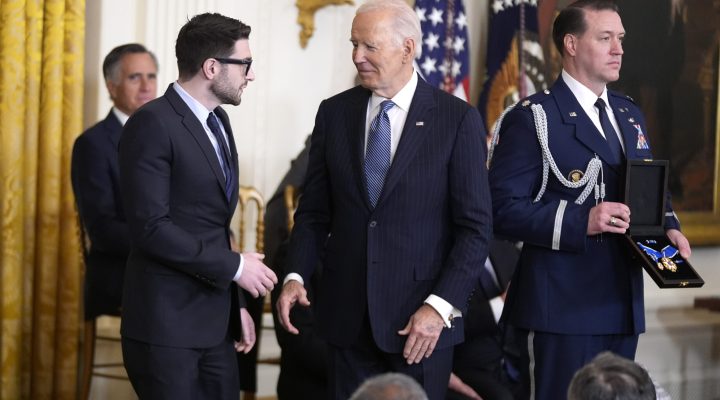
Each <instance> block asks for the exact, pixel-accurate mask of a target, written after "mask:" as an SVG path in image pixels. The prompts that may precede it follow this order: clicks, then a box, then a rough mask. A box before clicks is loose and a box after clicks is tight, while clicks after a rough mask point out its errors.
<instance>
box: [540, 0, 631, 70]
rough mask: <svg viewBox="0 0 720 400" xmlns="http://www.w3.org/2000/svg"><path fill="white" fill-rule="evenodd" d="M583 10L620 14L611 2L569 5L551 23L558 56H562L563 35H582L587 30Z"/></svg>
mask: <svg viewBox="0 0 720 400" xmlns="http://www.w3.org/2000/svg"><path fill="white" fill-rule="evenodd" d="M585 10H592V11H603V10H609V11H615V12H616V13H618V14H619V13H620V8H619V7H618V5H617V4H616V3H615V2H614V1H613V0H578V1H576V2H574V3H571V4H570V5H568V6H567V7H565V8H564V9H562V11H560V13H559V14H558V16H557V17H556V18H555V22H554V23H553V32H552V35H553V42H554V43H555V47H556V48H557V51H558V52H559V53H560V55H561V56H562V55H564V52H565V45H564V43H563V41H564V39H565V35H567V34H573V35H582V34H583V33H585V30H586V29H587V23H586V22H585Z"/></svg>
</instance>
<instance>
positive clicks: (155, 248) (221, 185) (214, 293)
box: [120, 14, 277, 400]
mask: <svg viewBox="0 0 720 400" xmlns="http://www.w3.org/2000/svg"><path fill="white" fill-rule="evenodd" d="M249 35H250V27H249V26H248V25H246V24H244V23H242V22H240V21H238V20H236V19H233V18H228V17H225V16H223V15H220V14H200V15H196V16H195V17H193V18H192V19H191V20H190V21H188V22H187V23H186V24H185V25H184V26H183V27H182V28H181V29H180V33H179V34H178V38H177V41H176V42H175V53H176V56H177V62H178V71H179V78H178V80H177V81H176V82H174V83H173V84H171V85H170V87H168V89H167V91H166V92H165V94H164V95H163V96H162V97H160V98H158V99H156V100H154V101H151V102H149V103H148V104H146V105H145V106H144V107H142V108H140V109H139V110H138V111H136V112H135V114H133V116H132V117H130V120H128V123H127V124H126V125H125V129H124V130H123V134H122V138H121V140H120V178H121V179H120V182H121V186H122V193H123V200H124V204H125V211H126V215H127V219H128V225H129V226H130V233H131V247H130V256H129V258H128V264H127V270H126V272H125V287H124V291H123V303H122V304H123V319H122V325H121V334H122V348H123V360H124V363H125V368H126V369H127V371H128V375H129V377H130V381H131V382H132V385H133V388H134V389H135V391H136V392H137V393H138V396H139V397H140V398H141V399H188V400H189V399H234V400H237V398H238V395H239V385H238V369H237V361H236V358H235V352H234V350H233V344H234V347H235V350H237V351H249V349H250V348H252V346H253V344H254V342H255V328H254V324H253V321H252V319H251V318H250V317H249V315H248V313H247V311H245V309H244V308H241V306H242V304H241V303H240V301H241V299H240V298H239V296H238V286H240V287H242V288H243V289H245V290H247V291H248V292H250V293H251V294H252V295H253V296H254V297H257V296H259V295H265V294H266V293H268V292H269V291H270V290H272V288H273V286H274V283H275V282H277V278H276V277H275V274H274V273H273V272H272V270H270V269H269V268H268V267H266V266H265V265H264V264H263V263H262V258H263V256H262V255H261V254H256V253H243V254H238V253H235V252H233V251H232V250H231V249H230V219H231V218H232V215H233V211H234V210H235V206H236V204H237V197H238V193H237V188H238V184H237V176H238V159H237V151H236V149H235V141H234V139H233V132H232V129H231V127H230V121H229V120H228V116H227V113H225V111H224V110H223V109H222V108H221V107H220V105H221V104H232V105H238V104H240V101H241V96H242V93H243V90H244V89H245V87H246V86H247V84H248V83H249V82H250V81H253V80H254V79H255V74H254V72H253V70H252V69H251V64H252V58H251V52H250V44H249ZM241 322H242V324H241ZM233 342H234V343H233Z"/></svg>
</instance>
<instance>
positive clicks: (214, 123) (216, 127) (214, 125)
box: [207, 113, 235, 201]
mask: <svg viewBox="0 0 720 400" xmlns="http://www.w3.org/2000/svg"><path fill="white" fill-rule="evenodd" d="M207 125H208V128H210V132H212V134H213V136H215V140H217V143H218V147H219V148H220V150H219V151H218V153H219V154H218V158H219V159H220V164H222V169H223V173H224V174H225V196H226V197H227V199H228V201H230V199H231V198H232V192H233V187H234V182H233V180H234V179H235V175H234V174H233V170H232V164H231V162H230V160H232V157H230V149H229V148H228V146H227V144H226V143H225V137H224V136H223V134H222V131H221V130H220V124H219V123H218V120H217V118H216V117H215V114H214V113H210V115H208V118H207Z"/></svg>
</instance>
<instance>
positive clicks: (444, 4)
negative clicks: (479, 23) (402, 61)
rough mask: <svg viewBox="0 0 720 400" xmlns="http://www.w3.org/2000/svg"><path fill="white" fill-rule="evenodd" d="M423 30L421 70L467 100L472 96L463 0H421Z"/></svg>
mask: <svg viewBox="0 0 720 400" xmlns="http://www.w3.org/2000/svg"><path fill="white" fill-rule="evenodd" d="M415 12H417V15H418V18H419V19H420V27H421V28H422V32H423V37H422V46H420V49H421V51H420V52H418V54H417V56H416V60H415V61H416V62H417V68H418V70H419V71H420V74H421V75H422V76H423V78H425V80H426V81H427V82H428V83H429V84H431V85H433V86H437V87H439V88H441V89H442V90H444V91H446V92H448V93H452V94H454V95H455V96H457V97H459V98H461V99H463V100H465V101H467V99H468V95H469V93H470V90H469V87H470V75H469V71H470V65H469V64H470V61H469V59H470V57H469V55H468V35H467V18H466V16H465V8H464V7H463V3H462V0H417V1H416V2H415Z"/></svg>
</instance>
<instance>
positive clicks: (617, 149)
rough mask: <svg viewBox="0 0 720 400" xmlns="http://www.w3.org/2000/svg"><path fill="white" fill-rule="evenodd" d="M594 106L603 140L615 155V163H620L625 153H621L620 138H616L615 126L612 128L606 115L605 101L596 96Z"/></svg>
mask: <svg viewBox="0 0 720 400" xmlns="http://www.w3.org/2000/svg"><path fill="white" fill-rule="evenodd" d="M595 107H597V108H598V111H599V115H600V126H602V130H603V133H604V134H605V140H606V141H607V143H608V146H609V147H610V152H611V153H612V155H613V157H615V164H620V163H622V162H623V161H624V160H625V154H623V150H622V146H621V145H620V139H619V138H618V135H617V133H616V132H615V128H613V126H612V123H611V122H610V118H609V117H608V114H607V111H606V110H605V101H604V100H603V99H602V98H601V97H598V99H597V101H596V102H595Z"/></svg>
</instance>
